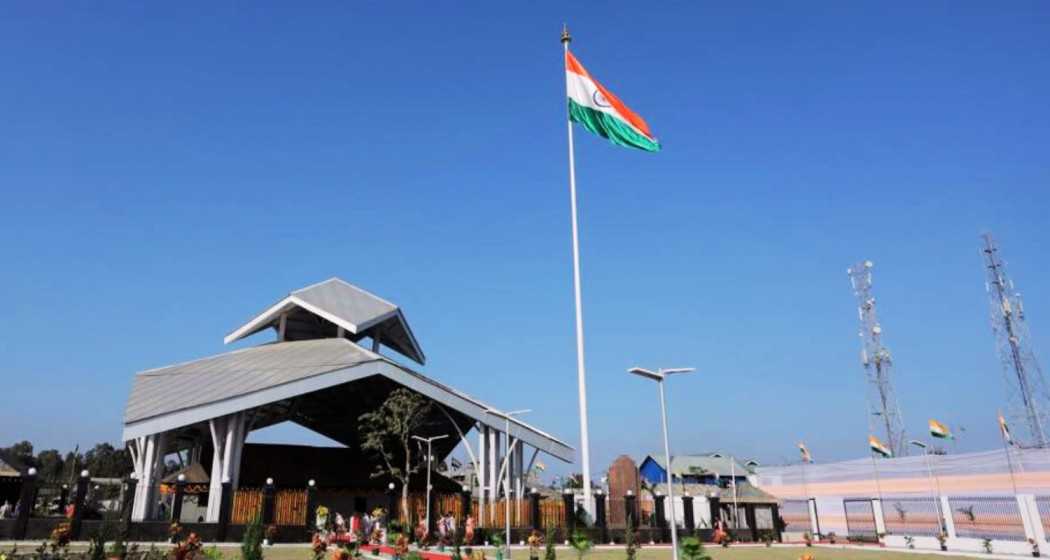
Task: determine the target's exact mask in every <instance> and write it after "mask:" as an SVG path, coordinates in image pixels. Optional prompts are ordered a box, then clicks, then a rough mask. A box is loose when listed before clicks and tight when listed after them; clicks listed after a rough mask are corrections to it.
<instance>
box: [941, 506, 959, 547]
mask: <svg viewBox="0 0 1050 560" xmlns="http://www.w3.org/2000/svg"><path fill="white" fill-rule="evenodd" d="M941 511H943V512H944V529H945V532H946V533H948V538H949V539H954V538H956V536H955V518H954V517H952V506H951V504H949V503H948V496H941Z"/></svg>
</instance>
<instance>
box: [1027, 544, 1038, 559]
mask: <svg viewBox="0 0 1050 560" xmlns="http://www.w3.org/2000/svg"><path fill="white" fill-rule="evenodd" d="M1028 544H1030V545H1031V546H1032V556H1034V557H1036V558H1039V556H1040V554H1039V543H1037V542H1035V539H1028Z"/></svg>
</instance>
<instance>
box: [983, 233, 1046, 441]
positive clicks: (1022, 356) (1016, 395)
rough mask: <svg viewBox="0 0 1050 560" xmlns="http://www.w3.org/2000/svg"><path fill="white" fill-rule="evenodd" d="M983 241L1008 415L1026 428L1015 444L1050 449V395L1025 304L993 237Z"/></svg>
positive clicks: (986, 286) (1022, 430)
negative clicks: (1049, 436)
mask: <svg viewBox="0 0 1050 560" xmlns="http://www.w3.org/2000/svg"><path fill="white" fill-rule="evenodd" d="M982 238H983V239H984V247H982V248H981V254H982V256H983V258H984V266H985V289H986V290H987V292H988V304H989V311H990V312H991V317H990V319H991V323H992V332H994V333H995V345H996V348H997V350H998V351H999V360H1000V361H1001V362H1002V364H1003V374H1004V375H1005V376H1006V386H1007V388H1008V402H1007V414H1008V415H1009V418H1010V420H1011V422H1013V423H1014V425H1016V426H1022V429H1021V430H1018V432H1019V433H1017V434H1015V436H1016V437H1015V441H1016V442H1017V443H1018V445H1021V446H1024V447H1047V435H1046V429H1045V426H1046V414H1047V411H1050V393H1048V392H1047V389H1046V387H1047V385H1046V378H1045V377H1044V376H1043V371H1042V370H1041V369H1040V368H1039V362H1037V361H1036V359H1035V354H1034V353H1033V352H1032V346H1031V341H1030V338H1029V333H1028V323H1027V322H1026V320H1025V313H1024V303H1023V302H1022V301H1021V294H1020V293H1019V292H1017V290H1016V289H1015V288H1014V283H1013V281H1012V280H1010V277H1009V276H1007V275H1006V268H1005V265H1004V263H1003V260H1002V258H1000V256H999V248H998V247H997V246H996V244H995V240H994V239H992V235H991V234H990V233H986V234H984V235H983V236H982Z"/></svg>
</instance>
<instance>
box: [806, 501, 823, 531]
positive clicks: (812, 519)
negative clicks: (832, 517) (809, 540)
mask: <svg viewBox="0 0 1050 560" xmlns="http://www.w3.org/2000/svg"><path fill="white" fill-rule="evenodd" d="M806 510H808V511H809V532H810V534H812V535H819V534H820V523H819V522H818V519H817V500H816V498H808V499H806Z"/></svg>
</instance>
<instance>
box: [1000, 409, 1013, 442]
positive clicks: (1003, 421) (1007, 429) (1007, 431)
mask: <svg viewBox="0 0 1050 560" xmlns="http://www.w3.org/2000/svg"><path fill="white" fill-rule="evenodd" d="M999 431H1000V432H1002V434H1003V441H1005V442H1006V445H1013V444H1014V438H1013V437H1012V436H1011V435H1010V427H1009V426H1007V425H1006V418H1003V413H1002V412H1000V413H999Z"/></svg>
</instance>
